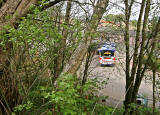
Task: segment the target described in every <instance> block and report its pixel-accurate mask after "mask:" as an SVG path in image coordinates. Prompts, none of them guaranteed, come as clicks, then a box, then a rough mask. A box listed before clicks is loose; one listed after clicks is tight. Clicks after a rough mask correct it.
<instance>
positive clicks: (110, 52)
mask: <svg viewBox="0 0 160 115" xmlns="http://www.w3.org/2000/svg"><path fill="white" fill-rule="evenodd" d="M98 52H99V54H100V56H99V63H100V64H101V66H103V65H111V66H114V65H115V62H116V58H115V44H114V43H105V44H104V45H103V46H102V47H101V48H99V49H98Z"/></svg>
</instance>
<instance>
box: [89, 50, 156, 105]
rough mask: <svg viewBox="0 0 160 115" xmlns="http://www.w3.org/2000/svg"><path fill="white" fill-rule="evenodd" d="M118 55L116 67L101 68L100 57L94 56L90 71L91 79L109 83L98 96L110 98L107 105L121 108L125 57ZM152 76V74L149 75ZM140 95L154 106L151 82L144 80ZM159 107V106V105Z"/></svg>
mask: <svg viewBox="0 0 160 115" xmlns="http://www.w3.org/2000/svg"><path fill="white" fill-rule="evenodd" d="M116 53H117V60H116V65H115V66H114V67H101V66H100V65H99V63H98V56H94V57H93V60H92V63H91V66H90V69H89V78H98V80H99V81H100V82H103V81H107V84H105V85H104V88H103V89H102V90H100V92H99V93H98V94H100V95H103V96H109V97H108V99H107V100H106V102H105V103H106V104H107V105H109V106H112V107H115V106H116V105H117V106H118V107H121V106H122V104H123V101H124V97H125V69H124V68H125V57H124V56H122V55H119V54H118V52H116ZM147 76H151V73H147ZM139 93H142V94H144V95H145V96H147V97H148V99H149V105H150V106H151V104H152V84H151V81H147V80H143V81H142V83H141V86H140V89H139ZM157 106H158V105H157Z"/></svg>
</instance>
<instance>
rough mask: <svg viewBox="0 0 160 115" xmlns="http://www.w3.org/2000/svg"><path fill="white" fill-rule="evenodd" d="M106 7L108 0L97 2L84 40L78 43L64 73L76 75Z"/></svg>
mask: <svg viewBox="0 0 160 115" xmlns="http://www.w3.org/2000/svg"><path fill="white" fill-rule="evenodd" d="M107 6H108V0H98V1H97V4H96V6H95V7H94V10H93V14H92V18H91V20H90V23H89V25H88V27H87V30H86V33H85V40H84V41H82V42H81V43H80V45H79V46H78V48H77V49H76V51H75V52H74V53H73V56H72V57H71V58H70V61H69V63H68V64H67V65H66V67H65V69H64V72H68V73H70V74H76V72H77V70H78V69H79V67H80V65H81V63H82V61H83V59H84V57H85V55H86V53H87V49H88V47H89V45H90V43H91V41H92V38H93V36H92V34H93V33H95V31H96V29H97V25H98V23H99V21H100V19H101V18H102V16H103V14H104V12H105V11H106V7H107ZM88 33H90V35H88Z"/></svg>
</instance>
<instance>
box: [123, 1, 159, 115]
mask: <svg viewBox="0 0 160 115" xmlns="http://www.w3.org/2000/svg"><path fill="white" fill-rule="evenodd" d="M150 2H151V1H150V0H147V1H145V0H142V3H141V9H140V14H139V18H138V22H137V29H136V38H135V47H134V53H133V65H132V67H131V69H130V61H131V59H132V56H130V45H129V20H130V15H131V11H132V10H131V9H132V5H133V3H134V1H131V3H130V4H129V2H128V0H125V17H126V18H125V24H126V28H125V43H126V96H125V102H124V105H125V112H124V114H126V115H128V114H130V113H129V111H128V108H129V105H130V104H131V103H136V96H137V93H138V90H139V86H140V84H141V81H142V79H143V76H144V73H145V71H146V69H147V67H148V62H146V63H145V64H143V62H144V61H143V60H144V55H146V52H145V51H146V49H147V48H148V44H149V40H153V41H154V40H155V38H156V36H157V33H158V31H159V21H158V22H157V23H156V27H155V28H154V29H153V30H152V33H151V35H150V36H149V35H148V34H147V24H148V17H149V12H150ZM144 8H145V11H144ZM143 13H144V20H143V26H142V38H141V37H140V33H141V22H142V16H143ZM153 49H154V45H153V46H152V48H151V50H150V51H149V54H150V55H151V54H152V52H153ZM149 57H150V56H149ZM149 59H150V58H148V60H149ZM130 70H131V71H130Z"/></svg>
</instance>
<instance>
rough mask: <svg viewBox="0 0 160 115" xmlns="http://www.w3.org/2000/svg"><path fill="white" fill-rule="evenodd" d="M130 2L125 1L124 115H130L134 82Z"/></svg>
mask: <svg viewBox="0 0 160 115" xmlns="http://www.w3.org/2000/svg"><path fill="white" fill-rule="evenodd" d="M128 2H129V1H128V0H125V1H124V3H125V25H126V26H125V37H124V39H125V46H126V72H125V73H126V95H125V101H124V105H125V110H126V111H125V112H124V114H126V115H127V114H129V113H128V108H129V107H128V105H129V104H130V100H131V96H132V95H131V94H132V93H131V91H132V87H133V82H132V80H131V78H130V46H129V20H130V15H131V7H132V5H133V0H132V1H131V4H130V5H129V3H128Z"/></svg>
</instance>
